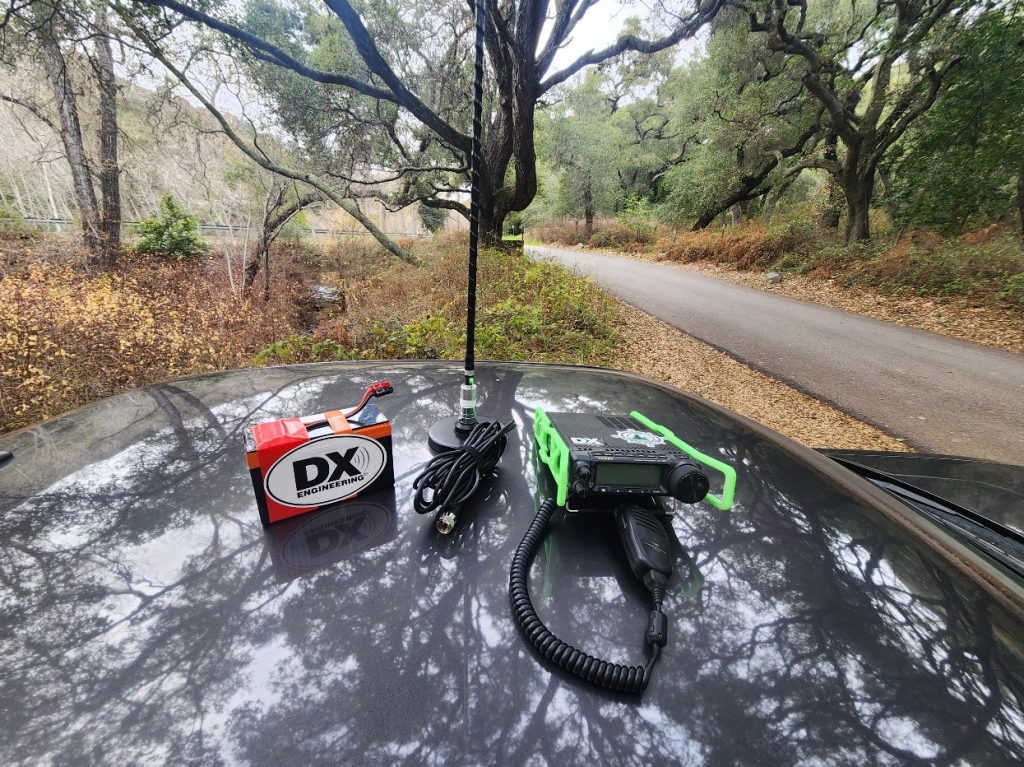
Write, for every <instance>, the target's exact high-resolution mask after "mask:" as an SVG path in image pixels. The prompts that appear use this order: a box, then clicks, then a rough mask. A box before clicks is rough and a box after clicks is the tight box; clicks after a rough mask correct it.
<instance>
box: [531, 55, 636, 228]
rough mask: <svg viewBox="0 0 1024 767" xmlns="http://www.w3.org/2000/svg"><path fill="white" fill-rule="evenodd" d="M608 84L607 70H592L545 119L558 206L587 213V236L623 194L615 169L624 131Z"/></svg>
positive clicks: (544, 145)
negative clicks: (619, 127)
mask: <svg viewBox="0 0 1024 767" xmlns="http://www.w3.org/2000/svg"><path fill="white" fill-rule="evenodd" d="M605 85H606V78H605V76H604V75H602V74H601V73H600V72H597V71H592V72H588V73H587V75H586V77H584V79H583V81H582V82H581V83H580V84H579V85H578V87H576V88H571V89H567V90H565V92H564V98H563V99H562V100H561V101H560V103H559V104H558V105H557V106H555V107H553V108H552V109H550V110H549V114H548V115H547V116H546V117H545V119H543V120H542V123H540V124H539V128H540V127H541V126H543V127H542V129H540V130H539V133H540V135H541V136H542V139H541V143H542V150H543V154H544V156H545V157H546V158H548V159H549V161H550V162H551V165H552V167H553V168H554V169H555V170H556V171H558V173H559V181H558V191H559V194H558V212H559V213H561V214H563V215H569V216H572V217H574V218H583V221H584V229H583V240H584V242H585V241H587V240H589V239H590V236H591V235H592V234H593V233H594V216H595V214H597V213H609V212H611V211H613V210H614V208H615V204H616V203H617V202H618V201H619V199H620V198H621V194H620V190H619V183H618V178H617V176H616V173H615V171H616V164H617V163H616V160H617V158H618V156H619V149H620V148H621V145H620V135H619V133H618V131H617V130H616V129H615V126H614V125H613V124H612V122H611V118H612V114H613V110H614V105H613V102H612V100H611V99H609V97H608V95H607V94H606V93H605V92H604V90H603V86H605Z"/></svg>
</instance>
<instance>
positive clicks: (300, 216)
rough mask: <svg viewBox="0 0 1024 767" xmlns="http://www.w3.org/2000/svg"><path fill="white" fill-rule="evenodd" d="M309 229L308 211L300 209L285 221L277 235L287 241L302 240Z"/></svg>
mask: <svg viewBox="0 0 1024 767" xmlns="http://www.w3.org/2000/svg"><path fill="white" fill-rule="evenodd" d="M308 229H309V217H308V216H307V215H306V211H304V210H300V211H298V212H297V213H296V214H295V215H293V216H292V217H291V218H289V219H288V220H287V221H286V222H285V224H284V226H282V227H281V232H280V234H278V235H277V237H278V239H279V240H284V241H285V242H301V241H302V239H303V238H304V237H305V236H306V231H307V230H308Z"/></svg>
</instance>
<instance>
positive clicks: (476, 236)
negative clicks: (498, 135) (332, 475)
mask: <svg viewBox="0 0 1024 767" xmlns="http://www.w3.org/2000/svg"><path fill="white" fill-rule="evenodd" d="M473 15H474V17H475V21H476V40H475V44H474V55H475V59H474V63H473V144H472V151H471V153H470V163H469V167H470V171H469V189H470V192H469V194H470V197H469V279H468V281H467V290H466V370H467V371H469V372H472V371H473V370H474V369H475V364H476V363H475V351H474V346H475V343H474V336H475V332H474V330H475V326H476V257H477V248H478V246H479V242H480V165H481V163H482V159H481V152H480V143H481V140H480V136H481V133H482V130H483V117H482V115H483V102H484V18H485V16H484V0H476V2H475V4H474V14H473ZM467 378H468V376H467ZM467 383H470V381H468V380H467Z"/></svg>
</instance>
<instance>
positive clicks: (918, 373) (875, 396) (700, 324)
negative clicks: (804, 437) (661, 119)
mask: <svg viewBox="0 0 1024 767" xmlns="http://www.w3.org/2000/svg"><path fill="white" fill-rule="evenodd" d="M528 250H529V252H530V253H531V255H533V256H535V257H542V258H547V259H551V260H555V261H558V262H560V263H562V264H565V265H567V266H571V267H575V268H576V269H577V270H578V271H580V272H581V273H584V274H588V275H590V276H591V277H593V278H594V279H596V280H597V281H598V283H600V284H601V285H602V286H603V287H604V288H606V289H607V290H609V291H610V292H612V293H614V294H615V295H617V296H619V297H620V298H622V299H623V300H625V301H628V302H629V303H631V304H633V305H634V306H636V307H639V308H640V309H643V310H644V311H647V312H649V313H650V314H653V315H655V316H657V317H660V318H661V319H663V320H665V321H666V322H669V323H671V324H673V325H675V326H676V327H677V328H679V329H680V330H683V331H685V332H686V333H688V334H689V335H691V336H694V337H695V338H699V339H701V340H702V341H705V342H707V343H709V344H712V345H714V346H716V347H718V348H719V349H722V350H723V351H725V352H728V353H729V354H731V355H732V356H734V357H736V358H738V359H740V360H742V361H744V362H747V363H749V364H751V365H753V366H754V367H756V368H759V369H761V370H763V371H764V372H766V373H768V374H769V375H772V376H774V377H775V378H778V379H780V380H783V381H785V382H787V383H789V384H791V385H793V386H795V387H797V388H798V389H801V390H803V391H806V392H808V393H810V394H813V395H814V396H816V397H819V398H820V399H823V400H825V401H826V402H829V403H831V404H833V405H835V406H836V407H838V408H839V409H841V410H844V411H845V412H847V413H850V414H851V415H854V416H856V417H857V418H860V419H862V420H864V421H868V422H869V423H873V424H875V425H876V426H879V427H881V428H882V429H884V430H886V431H888V432H890V433H892V434H895V435H897V436H899V437H902V438H904V439H906V440H907V441H908V442H909V443H910V444H911V445H913V446H915V447H918V448H921V449H924V450H929V451H934V452H941V453H951V454H957V455H966V456H971V457H975V458H986V459H989V460H995V461H1006V462H1009V463H1017V464H1024V356H1020V355H1016V354H1010V353H1008V352H1002V351H997V350H995V349H988V348H985V347H983V346H978V345H976V344H971V343H967V342H965V341H956V340H953V339H950V338H945V337H944V336H939V335H936V334H934V333H928V332H926V331H923V330H915V329H913V328H905V327H902V326H900V325H894V324H892V323H889V322H882V321H880V320H873V319H870V318H868V317H861V316H859V315H856V314H849V313H847V312H843V311H839V310H837V309H829V308H827V307H824V306H818V305H817V304H810V303H807V302H805V301H797V300H794V299H791V298H786V297H784V296H779V295H776V294H774V293H769V292H766V291H761V290H754V289H753V288H747V287H744V286H742V285H735V284H733V283H730V282H723V281H722V280H716V279H714V278H712V277H704V276H702V275H699V274H694V273H692V272H685V271H682V270H681V269H677V268H675V267H673V266H667V265H662V264H651V263H646V262H642V261H634V260H630V259H624V258H616V257H614V256H604V255H597V254H593V253H580V252H576V251H571V250H561V249H558V248H549V247H541V246H531V247H529V248H528Z"/></svg>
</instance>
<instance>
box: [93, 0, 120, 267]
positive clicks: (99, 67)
mask: <svg viewBox="0 0 1024 767" xmlns="http://www.w3.org/2000/svg"><path fill="white" fill-rule="evenodd" d="M98 23H99V27H100V30H101V31H102V32H103V33H104V34H102V35H100V36H99V37H97V38H96V74H97V80H98V81H99V94H100V127H99V139H100V169H99V171H100V193H101V195H102V196H103V214H102V216H101V219H100V240H101V246H102V250H103V253H102V262H103V266H104V267H106V268H108V269H109V268H112V267H114V266H115V265H116V264H117V257H118V255H119V253H120V250H121V169H120V168H119V167H118V164H117V80H116V78H115V76H114V56H113V53H112V52H111V50H110V38H109V37H108V36H107V35H106V32H107V19H106V14H105V13H101V15H100V17H99V20H98Z"/></svg>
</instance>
